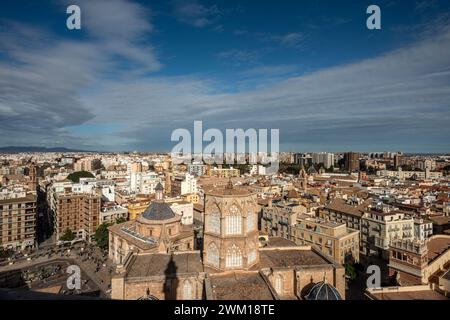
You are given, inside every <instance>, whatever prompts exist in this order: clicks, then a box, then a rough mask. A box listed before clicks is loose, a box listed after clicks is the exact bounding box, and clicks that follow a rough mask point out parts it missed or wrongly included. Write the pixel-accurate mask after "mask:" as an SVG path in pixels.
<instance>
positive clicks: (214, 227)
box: [208, 212, 220, 233]
mask: <svg viewBox="0 0 450 320" xmlns="http://www.w3.org/2000/svg"><path fill="white" fill-rule="evenodd" d="M208 231H209V232H213V233H220V217H219V214H218V213H217V212H214V213H212V214H210V215H209V217H208Z"/></svg>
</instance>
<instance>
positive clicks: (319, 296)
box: [305, 281, 342, 300]
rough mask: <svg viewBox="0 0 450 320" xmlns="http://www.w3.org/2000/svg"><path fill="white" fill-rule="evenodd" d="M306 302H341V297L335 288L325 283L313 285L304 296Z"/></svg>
mask: <svg viewBox="0 0 450 320" xmlns="http://www.w3.org/2000/svg"><path fill="white" fill-rule="evenodd" d="M305 299H306V300H342V297H341V295H340V294H339V292H338V291H337V290H336V288H335V287H333V286H332V285H330V284H328V283H327V282H326V281H321V282H318V283H317V284H315V285H314V286H313V287H312V288H311V290H310V291H309V293H308V294H307V295H306V296H305Z"/></svg>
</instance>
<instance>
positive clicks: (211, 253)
mask: <svg viewBox="0 0 450 320" xmlns="http://www.w3.org/2000/svg"><path fill="white" fill-rule="evenodd" d="M206 262H207V263H208V264H209V265H211V266H213V267H216V268H218V267H219V249H217V246H216V244H215V243H214V242H211V243H210V244H209V245H208V251H207V253H206Z"/></svg>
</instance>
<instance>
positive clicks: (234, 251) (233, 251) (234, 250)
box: [225, 244, 242, 268]
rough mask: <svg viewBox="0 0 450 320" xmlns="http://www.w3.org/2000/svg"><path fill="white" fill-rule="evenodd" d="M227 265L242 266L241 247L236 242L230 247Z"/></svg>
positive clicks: (231, 266) (232, 266)
mask: <svg viewBox="0 0 450 320" xmlns="http://www.w3.org/2000/svg"><path fill="white" fill-rule="evenodd" d="M225 266H226V267H229V268H236V267H242V253H241V249H239V247H238V246H236V245H235V244H233V245H232V246H231V247H230V248H228V251H227V256H226V260H225Z"/></svg>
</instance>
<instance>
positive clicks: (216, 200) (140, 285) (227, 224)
mask: <svg viewBox="0 0 450 320" xmlns="http://www.w3.org/2000/svg"><path fill="white" fill-rule="evenodd" d="M161 203H163V202H160V204H159V206H157V207H152V205H150V207H152V208H150V207H149V209H148V211H147V210H146V212H144V214H142V216H141V217H140V218H139V219H138V221H137V224H138V225H136V226H134V228H135V229H134V230H135V232H137V233H138V234H139V235H140V236H137V237H135V239H134V242H133V243H134V245H133V248H130V245H129V244H128V250H127V251H126V254H125V251H122V252H121V253H120V254H119V255H118V254H117V253H116V252H117V248H116V247H115V246H116V242H117V240H116V238H114V237H119V238H120V237H122V238H124V236H123V235H122V236H120V235H119V236H118V234H119V233H118V232H117V230H119V229H122V228H123V224H121V225H117V226H114V227H111V229H110V231H111V233H112V234H113V239H112V240H111V246H110V257H112V258H113V259H115V257H116V256H120V257H121V258H120V259H115V260H114V261H115V263H116V264H117V270H116V274H115V275H114V276H113V278H112V283H111V286H112V294H111V296H112V298H113V299H177V300H201V299H208V300H271V299H290V300H340V299H344V298H345V275H344V273H345V271H344V267H343V266H341V265H338V264H336V263H334V262H333V261H332V260H330V259H329V258H328V257H326V256H324V255H322V254H321V253H320V252H319V251H318V250H315V249H314V248H313V247H311V246H297V245H295V244H294V243H293V242H291V241H289V240H286V239H282V238H269V241H268V242H267V241H260V236H259V231H258V213H259V211H260V207H259V206H258V204H257V198H256V194H254V193H252V192H250V191H248V190H247V189H245V188H237V187H234V186H233V185H232V184H231V183H229V184H228V185H227V186H226V187H224V188H222V189H215V190H213V191H210V192H209V193H206V194H205V203H204V208H205V212H204V230H203V237H204V238H203V248H202V249H201V250H193V247H189V246H188V245H187V244H188V243H193V234H192V235H190V236H189V237H192V238H190V239H189V240H188V237H187V235H188V234H187V233H183V232H182V231H181V229H177V228H175V226H176V225H177V224H179V225H178V228H181V224H180V223H179V221H178V222H177V220H176V217H174V216H173V215H172V214H169V212H166V211H167V208H164V206H162V205H161ZM169 209H170V208H169ZM149 212H151V214H150V213H149ZM146 213H147V214H146ZM149 217H158V220H157V225H159V228H160V229H161V230H160V231H159V232H156V233H155V234H153V233H151V234H149V232H148V231H146V230H147V228H148V226H147V225H149V224H150V225H152V226H153V227H152V228H154V224H152V223H149V222H148V221H145V220H144V219H148V218H149ZM150 220H151V218H150ZM139 224H141V225H139ZM169 226H170V228H172V230H173V231H172V233H171V236H169V235H168V232H167V228H169ZM164 230H165V231H164ZM141 236H142V237H143V238H142V237H141ZM149 238H151V239H152V241H153V242H154V243H153V244H152V248H153V249H152V250H141V249H140V247H142V245H140V246H138V245H137V242H139V241H141V242H145V241H147V240H148V239H149ZM191 240H192V242H191ZM177 244H178V245H177ZM111 251H112V252H111Z"/></svg>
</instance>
